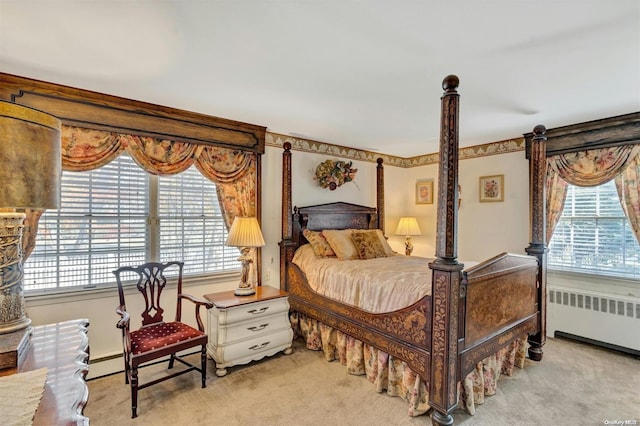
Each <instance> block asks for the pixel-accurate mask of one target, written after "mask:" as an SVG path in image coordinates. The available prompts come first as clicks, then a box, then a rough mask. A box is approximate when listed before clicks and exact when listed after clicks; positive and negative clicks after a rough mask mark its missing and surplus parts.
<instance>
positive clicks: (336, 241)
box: [322, 229, 360, 260]
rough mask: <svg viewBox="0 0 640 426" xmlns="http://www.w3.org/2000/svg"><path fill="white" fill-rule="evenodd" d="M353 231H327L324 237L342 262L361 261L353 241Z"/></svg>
mask: <svg viewBox="0 0 640 426" xmlns="http://www.w3.org/2000/svg"><path fill="white" fill-rule="evenodd" d="M352 231H353V229H325V230H323V231H322V235H324V237H325V238H326V239H327V242H328V243H329V245H330V246H331V249H332V250H333V252H334V253H335V254H336V256H337V257H338V259H340V260H351V259H359V258H360V256H359V255H358V250H357V249H356V246H355V245H353V241H352V240H351V232H352Z"/></svg>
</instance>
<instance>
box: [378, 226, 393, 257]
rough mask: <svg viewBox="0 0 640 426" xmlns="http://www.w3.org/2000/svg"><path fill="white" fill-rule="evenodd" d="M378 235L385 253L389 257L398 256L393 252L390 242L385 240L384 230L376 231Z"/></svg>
mask: <svg viewBox="0 0 640 426" xmlns="http://www.w3.org/2000/svg"><path fill="white" fill-rule="evenodd" d="M376 234H377V235H378V238H379V239H380V244H382V248H383V249H384V253H385V254H386V255H387V256H393V255H394V254H396V252H395V251H393V249H392V248H391V246H390V245H389V242H387V239H386V238H385V236H384V234H383V233H382V230H381V229H376Z"/></svg>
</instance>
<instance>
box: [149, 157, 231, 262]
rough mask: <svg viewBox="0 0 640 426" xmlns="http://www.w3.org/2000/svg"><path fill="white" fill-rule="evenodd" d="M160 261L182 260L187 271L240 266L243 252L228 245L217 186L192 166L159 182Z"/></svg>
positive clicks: (162, 178) (161, 178) (164, 177)
mask: <svg viewBox="0 0 640 426" xmlns="http://www.w3.org/2000/svg"><path fill="white" fill-rule="evenodd" d="M158 218H159V219H160V220H159V224H160V230H159V231H160V239H159V241H160V249H159V252H160V260H161V261H162V262H166V261H169V260H173V259H182V261H184V262H185V265H184V273H185V274H203V273H210V272H219V271H224V270H228V269H237V268H240V263H239V262H238V260H237V259H238V256H239V251H238V249H237V248H235V247H227V246H226V245H225V241H226V239H227V229H226V227H225V224H224V218H223V216H222V211H221V210H220V205H219V203H218V197H217V195H216V191H215V185H214V184H213V183H212V182H211V181H209V180H208V179H206V178H205V177H204V176H202V175H201V174H200V172H199V171H198V170H197V169H196V168H195V167H191V168H190V169H188V170H186V171H185V172H182V173H180V174H177V175H171V176H162V177H160V178H159V181H158Z"/></svg>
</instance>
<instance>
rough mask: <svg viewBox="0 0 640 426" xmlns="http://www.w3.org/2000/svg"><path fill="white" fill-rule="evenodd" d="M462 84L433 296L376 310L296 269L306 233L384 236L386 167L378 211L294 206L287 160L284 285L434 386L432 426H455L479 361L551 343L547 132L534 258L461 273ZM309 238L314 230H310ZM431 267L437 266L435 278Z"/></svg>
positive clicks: (533, 165) (287, 155) (450, 136)
mask: <svg viewBox="0 0 640 426" xmlns="http://www.w3.org/2000/svg"><path fill="white" fill-rule="evenodd" d="M457 86H458V78H457V77H456V76H448V77H446V78H445V80H444V81H443V88H444V90H445V92H444V94H443V96H442V117H441V141H440V168H439V179H438V182H439V188H438V207H437V209H438V218H437V237H436V258H435V259H434V260H433V261H431V262H430V263H429V264H428V268H427V266H426V264H425V274H428V275H429V276H430V277H431V284H430V286H431V288H430V291H429V292H428V293H429V294H427V295H425V296H422V297H420V298H419V300H417V301H416V302H415V303H413V304H410V305H409V306H404V307H402V308H400V309H396V310H394V311H391V312H371V311H368V310H364V309H361V308H358V307H356V306H354V305H353V304H350V303H344V302H341V301H337V300H335V299H333V298H331V297H328V296H324V295H322V294H320V293H318V292H316V291H315V290H314V288H312V286H311V285H310V283H309V282H308V281H307V277H306V276H305V274H304V273H303V272H302V270H301V269H300V267H299V266H298V265H297V264H296V263H295V260H294V256H295V254H296V252H297V250H298V249H299V248H300V247H301V246H303V245H305V244H306V243H307V242H308V241H307V239H306V238H305V236H304V235H303V232H305V230H308V231H323V230H347V229H364V230H366V229H380V230H382V231H383V232H384V170H383V165H382V159H378V166H377V190H376V192H377V203H376V204H377V205H376V207H375V208H372V207H365V206H358V205H353V204H348V203H331V204H324V205H317V206H309V207H300V208H298V207H296V208H295V209H294V208H293V204H292V200H291V195H292V190H291V189H292V187H291V145H290V144H288V143H285V146H284V153H283V187H282V241H281V242H280V281H281V288H282V289H283V290H286V291H288V292H289V302H290V304H291V309H292V311H294V312H296V313H300V314H303V315H305V316H308V317H310V318H313V319H315V320H317V321H319V322H320V323H323V324H326V325H328V326H330V327H333V328H335V329H337V330H339V331H340V332H342V333H344V334H346V335H348V336H351V337H353V338H355V339H358V340H359V341H361V342H364V343H365V344H368V345H371V346H373V347H375V348H377V349H378V350H381V351H384V352H385V353H386V354H388V355H390V356H393V357H396V358H398V359H400V360H402V361H404V362H405V363H406V364H407V365H408V366H409V368H410V369H411V370H412V371H414V372H415V373H417V374H418V375H419V376H420V378H421V379H422V380H423V381H424V383H426V386H427V387H428V389H427V390H428V404H429V406H430V407H432V408H433V415H432V419H433V423H434V424H452V423H453V417H452V416H451V413H452V411H453V410H454V409H455V408H456V407H457V406H458V383H459V382H460V381H461V380H462V378H464V377H465V376H466V375H467V373H469V372H471V371H472V370H473V369H474V368H475V367H476V364H477V363H478V362H480V361H482V360H483V359H484V358H486V357H487V356H489V355H492V354H495V353H496V352H498V351H500V350H501V349H502V348H505V347H506V346H508V345H510V344H512V343H513V342H515V341H516V340H519V339H521V338H523V337H524V336H527V335H528V336H529V339H528V341H529V345H530V347H529V357H530V358H531V359H533V360H537V361H539V360H541V358H542V346H543V345H544V343H545V306H546V305H545V297H546V296H545V293H546V290H545V269H544V253H545V244H544V174H545V169H544V167H545V161H544V151H545V149H544V136H543V135H544V128H543V127H542V126H539V127H537V128H536V129H535V130H534V134H535V135H536V136H535V138H534V142H533V145H532V154H531V157H530V186H531V188H530V192H531V209H532V210H531V220H532V227H531V229H532V238H531V244H530V245H529V247H528V248H527V249H526V251H527V253H528V254H529V256H527V255H512V254H507V253H502V254H499V255H497V256H494V257H492V258H490V259H488V260H486V261H484V262H481V263H479V264H477V265H475V266H473V267H471V268H468V269H467V270H464V271H463V268H464V265H463V264H461V263H459V262H458V261H457V259H456V258H457V211H458V208H457V206H458V194H457V191H458V104H459V95H458V93H457V91H456V89H457ZM308 231H307V232H308ZM426 269H431V270H430V271H427V270H426Z"/></svg>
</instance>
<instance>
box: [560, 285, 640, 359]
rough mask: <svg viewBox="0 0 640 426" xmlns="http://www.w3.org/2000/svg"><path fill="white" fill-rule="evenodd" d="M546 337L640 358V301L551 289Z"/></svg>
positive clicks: (591, 292) (594, 293) (619, 296)
mask: <svg viewBox="0 0 640 426" xmlns="http://www.w3.org/2000/svg"><path fill="white" fill-rule="evenodd" d="M547 301H548V303H547V334H548V335H549V336H558V337H565V338H571V339H575V340H580V341H583V342H586V343H591V344H595V345H599V346H603V347H606V348H609V349H614V350H617V351H621V352H625V353H629V354H632V355H636V356H640V333H638V331H637V330H638V329H639V327H640V299H638V298H634V297H626V296H621V295H617V294H607V293H600V292H593V291H587V290H582V289H576V288H569V287H560V286H552V285H550V286H549V287H548V298H547Z"/></svg>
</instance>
